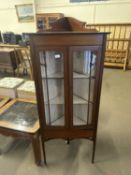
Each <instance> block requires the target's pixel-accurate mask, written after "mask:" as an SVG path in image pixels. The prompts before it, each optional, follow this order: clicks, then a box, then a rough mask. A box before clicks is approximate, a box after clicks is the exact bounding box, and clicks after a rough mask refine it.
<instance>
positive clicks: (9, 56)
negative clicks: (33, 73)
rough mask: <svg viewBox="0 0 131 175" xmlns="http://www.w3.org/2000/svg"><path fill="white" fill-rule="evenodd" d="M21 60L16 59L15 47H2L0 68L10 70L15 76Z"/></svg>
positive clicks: (0, 49) (0, 50)
mask: <svg viewBox="0 0 131 175" xmlns="http://www.w3.org/2000/svg"><path fill="white" fill-rule="evenodd" d="M18 64H19V60H16V57H15V53H14V49H12V48H0V69H5V70H10V71H12V72H13V75H14V76H15V70H16V69H17V65H18Z"/></svg>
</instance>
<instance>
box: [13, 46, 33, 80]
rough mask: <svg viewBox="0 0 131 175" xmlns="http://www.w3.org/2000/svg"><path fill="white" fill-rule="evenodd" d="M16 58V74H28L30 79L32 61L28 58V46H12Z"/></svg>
mask: <svg viewBox="0 0 131 175" xmlns="http://www.w3.org/2000/svg"><path fill="white" fill-rule="evenodd" d="M14 52H15V57H16V60H19V64H18V65H17V75H18V76H19V75H20V74H21V72H23V74H26V75H27V74H29V76H30V79H31V80H32V79H33V70H32V63H31V58H30V48H20V49H17V48H14Z"/></svg>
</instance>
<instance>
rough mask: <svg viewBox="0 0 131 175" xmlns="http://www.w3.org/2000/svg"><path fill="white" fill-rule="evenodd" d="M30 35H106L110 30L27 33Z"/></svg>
mask: <svg viewBox="0 0 131 175" xmlns="http://www.w3.org/2000/svg"><path fill="white" fill-rule="evenodd" d="M28 34H29V35H30V36H32V35H33V36H39V35H74V34H75V35H77V34H80V35H85V34H87V35H107V34H110V32H87V31H81V32H80V31H79V32H76V31H66V32H65V31H64V32H63V31H62V32H41V33H28Z"/></svg>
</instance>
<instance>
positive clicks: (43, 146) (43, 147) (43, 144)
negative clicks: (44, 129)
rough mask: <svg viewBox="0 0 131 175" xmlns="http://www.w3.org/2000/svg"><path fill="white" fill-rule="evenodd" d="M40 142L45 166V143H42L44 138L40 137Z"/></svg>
mask: <svg viewBox="0 0 131 175" xmlns="http://www.w3.org/2000/svg"><path fill="white" fill-rule="evenodd" d="M41 142H42V149H43V157H44V163H45V165H46V164H47V162H46V153H45V141H44V138H43V137H41Z"/></svg>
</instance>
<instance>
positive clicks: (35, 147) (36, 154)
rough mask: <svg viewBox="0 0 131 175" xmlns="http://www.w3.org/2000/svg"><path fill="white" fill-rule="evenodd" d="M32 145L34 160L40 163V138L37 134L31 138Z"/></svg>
mask: <svg viewBox="0 0 131 175" xmlns="http://www.w3.org/2000/svg"><path fill="white" fill-rule="evenodd" d="M32 146H33V150H34V157H35V162H36V164H37V165H41V163H42V160H41V147H40V140H39V136H38V135H34V136H33V138H32Z"/></svg>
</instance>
